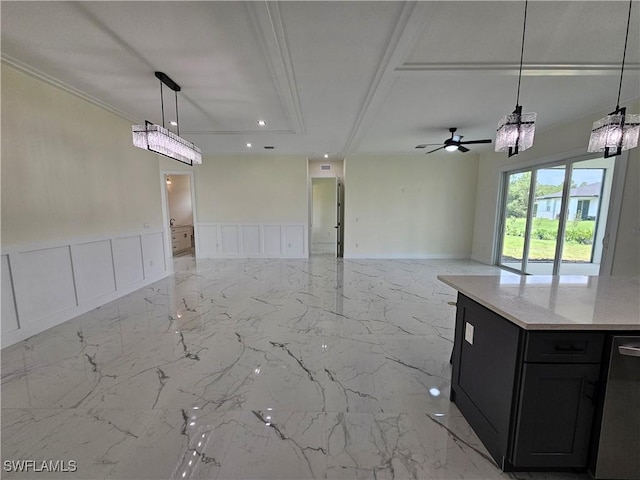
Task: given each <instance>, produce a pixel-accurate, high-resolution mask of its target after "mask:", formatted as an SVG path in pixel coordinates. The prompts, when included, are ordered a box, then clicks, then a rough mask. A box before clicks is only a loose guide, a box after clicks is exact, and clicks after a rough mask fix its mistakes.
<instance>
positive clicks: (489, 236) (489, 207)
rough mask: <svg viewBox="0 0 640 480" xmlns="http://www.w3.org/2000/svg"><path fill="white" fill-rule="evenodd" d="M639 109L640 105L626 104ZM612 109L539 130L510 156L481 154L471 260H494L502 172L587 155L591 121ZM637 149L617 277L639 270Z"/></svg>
mask: <svg viewBox="0 0 640 480" xmlns="http://www.w3.org/2000/svg"><path fill="white" fill-rule="evenodd" d="M627 107H628V111H630V112H634V113H635V112H637V111H638V110H640V104H638V102H636V103H635V104H631V105H627ZM607 113H608V112H606V111H603V112H596V113H594V114H592V115H588V116H586V117H583V118H580V119H576V120H575V121H572V122H571V123H569V124H566V125H558V126H556V127H554V128H553V129H551V130H547V131H542V132H537V133H536V137H535V141H534V145H533V147H532V148H531V149H529V150H527V151H525V152H522V153H520V154H519V155H515V156H513V157H511V158H507V155H506V154H503V153H501V154H498V153H493V152H492V153H488V154H485V155H482V156H481V157H480V163H479V170H478V189H477V192H478V193H477V198H476V202H475V219H474V230H473V250H472V252H473V253H472V258H474V259H476V260H478V261H481V262H484V263H492V245H493V243H494V240H495V232H496V219H497V215H496V211H497V208H498V197H499V188H500V177H501V173H502V172H503V171H505V170H513V169H516V168H522V167H528V166H532V165H540V164H544V163H548V162H549V161H554V160H560V159H563V158H565V159H566V158H576V157H581V156H584V155H587V145H588V143H589V135H590V133H591V126H592V124H593V122H594V121H595V120H597V119H599V118H601V117H603V116H604V115H606V114H607ZM638 150H639V149H638V148H635V149H633V150H630V151H629V161H628V171H627V175H626V181H625V185H624V191H623V201H622V208H621V211H620V225H619V229H618V232H617V241H616V245H615V249H616V253H615V255H614V262H613V271H612V273H613V274H614V275H629V274H632V275H639V274H640V233H638V232H639V229H640V214H639V213H638V212H640V197H639V193H638V190H639V189H640V168H639V166H638V162H639V160H638V154H639V152H638Z"/></svg>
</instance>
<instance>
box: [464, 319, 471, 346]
mask: <svg viewBox="0 0 640 480" xmlns="http://www.w3.org/2000/svg"><path fill="white" fill-rule="evenodd" d="M464 339H465V340H466V341H467V342H468V343H470V344H471V345H473V325H471V324H470V323H469V322H464Z"/></svg>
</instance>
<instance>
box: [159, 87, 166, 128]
mask: <svg viewBox="0 0 640 480" xmlns="http://www.w3.org/2000/svg"><path fill="white" fill-rule="evenodd" d="M160 108H162V128H165V126H164V95H163V94H162V80H160Z"/></svg>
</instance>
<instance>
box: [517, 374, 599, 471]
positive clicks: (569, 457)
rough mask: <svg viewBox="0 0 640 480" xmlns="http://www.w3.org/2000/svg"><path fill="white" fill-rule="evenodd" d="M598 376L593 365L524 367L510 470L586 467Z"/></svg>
mask: <svg viewBox="0 0 640 480" xmlns="http://www.w3.org/2000/svg"><path fill="white" fill-rule="evenodd" d="M599 373H600V365H595V364H580V363H577V364H574V363H570V364H535V363H533V364H528V363H525V364H524V367H523V374H522V388H521V390H520V394H519V399H520V405H519V407H518V410H517V416H516V430H515V435H514V441H513V446H514V451H513V455H512V459H511V463H512V464H513V465H515V466H518V467H577V468H579V467H585V466H586V465H587V454H588V450H589V439H590V434H591V425H592V422H593V414H594V403H595V394H596V392H595V388H596V385H597V381H598V375H599Z"/></svg>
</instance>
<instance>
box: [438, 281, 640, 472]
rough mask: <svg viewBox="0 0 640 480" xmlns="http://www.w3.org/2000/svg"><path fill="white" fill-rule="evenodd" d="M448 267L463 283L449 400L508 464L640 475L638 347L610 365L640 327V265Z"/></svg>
mask: <svg viewBox="0 0 640 480" xmlns="http://www.w3.org/2000/svg"><path fill="white" fill-rule="evenodd" d="M438 279H439V280H441V281H442V282H444V283H446V284H447V285H449V286H451V287H453V288H455V289H456V290H458V301H457V312H456V327H455V340H454V347H453V355H452V363H453V368H452V379H451V400H452V401H453V402H455V403H456V405H457V406H458V408H459V409H460V411H461V412H462V414H463V415H464V417H465V418H466V419H467V421H468V422H469V424H470V425H471V426H472V427H473V429H474V431H475V432H476V433H477V434H478V436H479V438H480V439H481V440H482V442H483V444H484V445H485V447H486V448H487V450H488V451H489V453H490V454H491V456H492V457H493V458H494V460H495V461H496V463H497V464H498V465H499V466H500V467H501V468H502V469H503V470H504V471H509V470H535V469H558V470H561V469H587V468H588V469H589V470H590V471H591V472H592V474H593V475H594V476H595V477H596V478H620V479H624V478H640V463H639V460H638V455H637V452H638V451H640V430H638V431H637V432H638V435H635V432H636V430H635V429H636V428H640V412H639V410H640V409H638V404H637V403H634V402H637V401H638V399H639V398H640V382H639V381H638V379H639V378H640V375H639V374H640V358H638V357H635V358H634V357H633V356H626V357H624V358H623V360H622V362H623V363H624V365H623V367H622V369H621V371H622V372H623V375H622V376H623V377H624V378H619V377H620V374H619V372H618V370H620V369H619V368H618V369H617V370H616V371H615V372H614V371H613V368H610V367H611V366H613V365H614V364H616V365H617V364H618V363H620V360H619V359H618V356H619V355H618V344H620V342H623V343H624V342H626V343H625V345H626V344H629V342H632V343H633V342H635V341H637V340H638V336H639V335H640V333H639V332H640V279H638V277H627V278H614V277H591V276H535V275H529V276H526V275H522V276H521V275H513V274H508V273H505V274H503V275H498V276H450V275H445V276H439V277H438ZM633 354H634V353H632V355H633ZM620 358H622V357H620ZM610 405H613V406H612V407H609V406H610ZM614 409H615V410H614ZM621 412H622V413H621ZM636 426H638V427H636ZM613 445H615V448H613ZM625 449H628V454H627V455H625ZM619 450H622V452H620V451H619ZM620 458H622V460H619V459H620ZM612 469H613V470H612Z"/></svg>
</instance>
